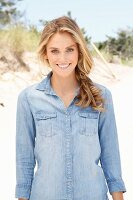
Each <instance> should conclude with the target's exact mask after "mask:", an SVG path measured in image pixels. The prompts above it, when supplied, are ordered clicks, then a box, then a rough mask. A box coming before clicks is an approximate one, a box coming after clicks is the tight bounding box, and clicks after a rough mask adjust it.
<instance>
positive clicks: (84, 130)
mask: <svg viewBox="0 0 133 200" xmlns="http://www.w3.org/2000/svg"><path fill="white" fill-rule="evenodd" d="M79 116H80V122H81V123H80V124H79V132H80V134H82V135H86V136H93V135H95V134H97V132H98V112H92V113H88V112H80V113H79Z"/></svg>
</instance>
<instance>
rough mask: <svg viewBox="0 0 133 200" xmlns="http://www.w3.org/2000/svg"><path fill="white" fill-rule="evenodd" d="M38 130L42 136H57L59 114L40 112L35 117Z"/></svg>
mask: <svg viewBox="0 0 133 200" xmlns="http://www.w3.org/2000/svg"><path fill="white" fill-rule="evenodd" d="M35 118H36V130H37V132H38V133H39V134H40V135H43V136H45V137H51V136H53V135H56V134H57V128H56V127H57V114H56V113H45V112H39V113H36V115H35Z"/></svg>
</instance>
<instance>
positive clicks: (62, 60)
mask: <svg viewBox="0 0 133 200" xmlns="http://www.w3.org/2000/svg"><path fill="white" fill-rule="evenodd" d="M66 59H67V57H66V54H65V53H60V55H59V60H60V62H61V63H64V62H65V61H66Z"/></svg>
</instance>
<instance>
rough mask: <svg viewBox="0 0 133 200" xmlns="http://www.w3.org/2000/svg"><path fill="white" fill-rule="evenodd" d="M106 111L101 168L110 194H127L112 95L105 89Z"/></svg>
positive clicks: (101, 131) (101, 127)
mask: <svg viewBox="0 0 133 200" xmlns="http://www.w3.org/2000/svg"><path fill="white" fill-rule="evenodd" d="M104 98H105V111H104V112H101V114H100V119H99V139H100V145H101V159H100V161H101V166H102V168H103V172H104V174H105V178H106V181H107V184H108V188H109V192H110V193H112V192H120V191H122V192H125V191H126V189H125V185H124V182H123V180H122V172H121V161H120V153H119V143H118V135H117V127H116V120H115V115H114V107H113V101H112V95H111V93H110V91H109V90H108V89H105V97H104Z"/></svg>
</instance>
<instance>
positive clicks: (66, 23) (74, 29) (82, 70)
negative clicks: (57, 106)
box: [38, 16, 104, 111]
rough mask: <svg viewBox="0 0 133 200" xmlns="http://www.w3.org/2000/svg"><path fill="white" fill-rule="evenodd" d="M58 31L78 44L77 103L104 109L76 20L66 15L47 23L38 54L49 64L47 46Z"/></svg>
mask: <svg viewBox="0 0 133 200" xmlns="http://www.w3.org/2000/svg"><path fill="white" fill-rule="evenodd" d="M57 32H67V33H69V34H70V35H71V36H72V38H73V39H74V41H75V42H76V43H77V45H78V50H79V60H78V64H77V66H76V68H75V73H76V78H77V81H78V82H79V85H80V91H79V95H78V96H77V101H76V102H75V104H76V105H77V106H81V107H82V108H86V107H88V106H92V108H94V109H95V110H99V111H103V102H104V100H103V98H102V95H101V91H100V89H99V88H98V87H96V85H95V84H94V83H93V82H92V81H91V79H90V78H88V75H89V73H90V70H91V68H92V66H93V59H92V56H91V54H90V52H89V50H88V48H87V44H86V41H85V39H84V37H83V34H82V32H81V30H80V28H79V27H78V25H77V24H76V22H75V21H74V20H73V19H71V18H69V17H66V16H63V17H59V18H57V19H54V20H52V21H50V22H48V23H47V24H46V26H45V27H44V30H43V32H42V35H41V39H40V43H39V48H38V54H39V57H40V59H41V61H42V62H44V63H45V64H47V65H49V63H48V60H47V59H45V55H46V46H47V44H48V42H49V39H50V38H51V37H52V36H53V35H54V34H55V33H57Z"/></svg>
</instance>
